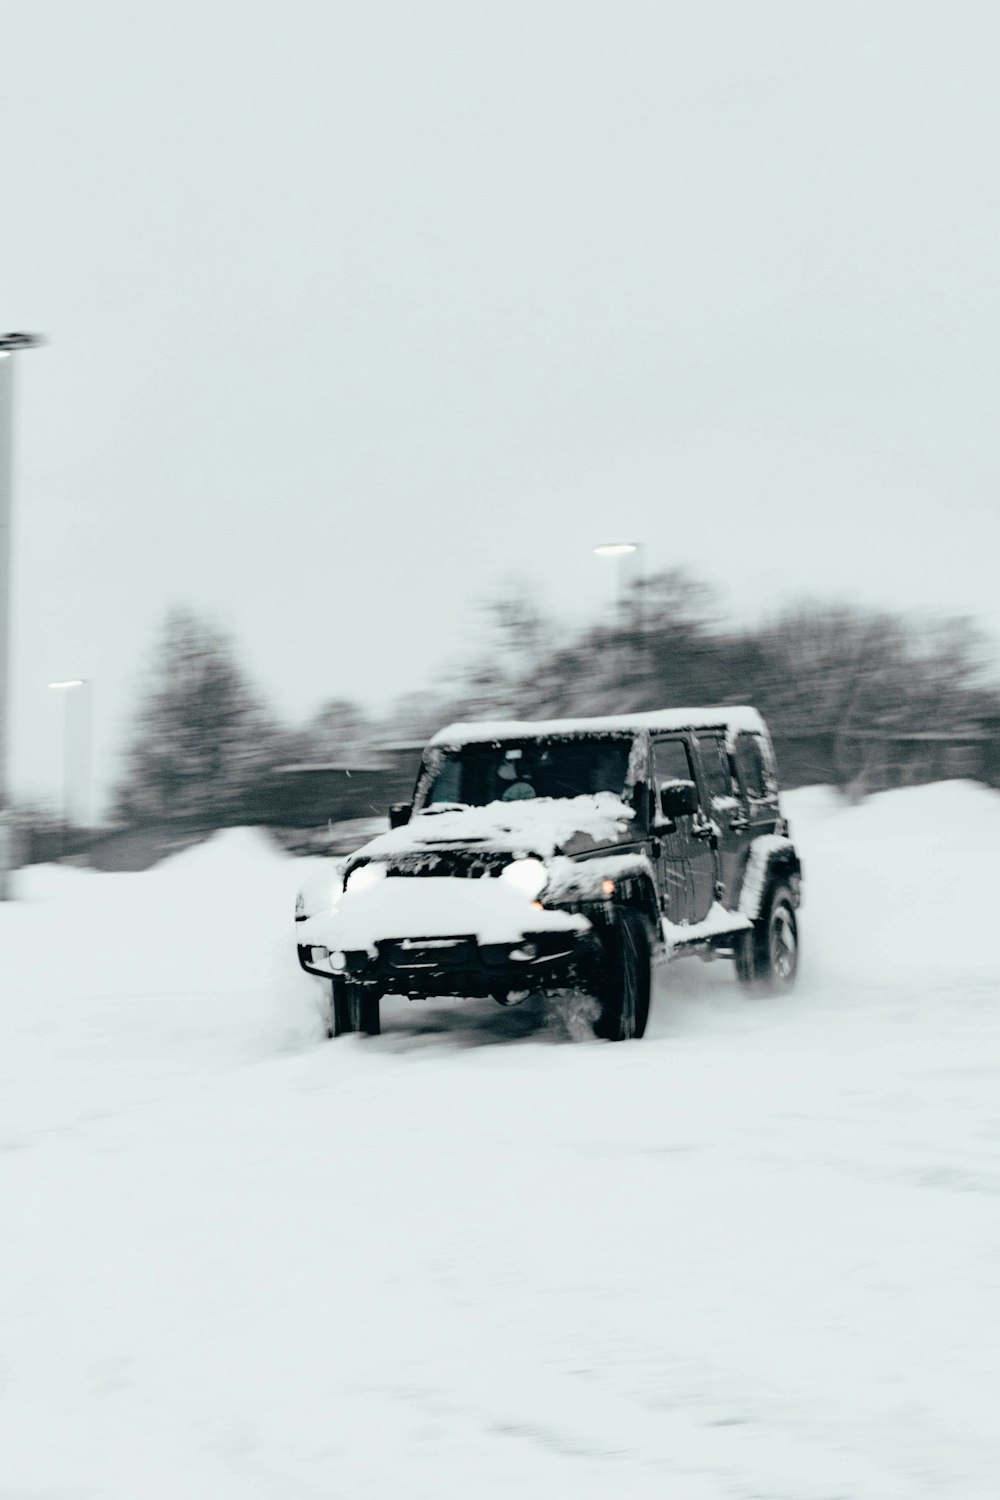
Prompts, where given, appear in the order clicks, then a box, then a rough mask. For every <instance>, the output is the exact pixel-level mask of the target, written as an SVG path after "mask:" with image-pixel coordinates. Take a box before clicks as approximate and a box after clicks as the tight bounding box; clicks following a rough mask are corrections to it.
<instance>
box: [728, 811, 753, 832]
mask: <svg viewBox="0 0 1000 1500" xmlns="http://www.w3.org/2000/svg"><path fill="white" fill-rule="evenodd" d="M729 827H730V830H731V831H732V832H733V833H745V832H746V830H747V829H748V828H749V827H750V819H749V818H744V817H743V816H742V815H741V816H740V817H738V818H731V819H730V822H729Z"/></svg>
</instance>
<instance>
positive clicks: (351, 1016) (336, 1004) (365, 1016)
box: [326, 979, 382, 1037]
mask: <svg viewBox="0 0 1000 1500" xmlns="http://www.w3.org/2000/svg"><path fill="white" fill-rule="evenodd" d="M381 1030H382V1024H381V1017H380V1014H379V997H378V995H373V994H371V993H370V991H368V990H366V989H365V988H364V986H363V985H360V984H351V982H350V981H349V980H347V979H334V980H333V982H332V984H331V996H330V1009H329V1013H328V1017H327V1027H326V1034H327V1036H330V1037H334V1036H347V1035H349V1034H350V1033H351V1032H357V1031H360V1032H363V1033H364V1034H365V1035H367V1036H378V1035H379V1034H380V1032H381Z"/></svg>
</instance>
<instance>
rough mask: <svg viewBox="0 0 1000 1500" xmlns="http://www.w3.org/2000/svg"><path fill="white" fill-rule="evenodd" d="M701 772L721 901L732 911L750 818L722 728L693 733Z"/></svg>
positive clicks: (746, 852) (748, 837) (739, 884)
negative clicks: (715, 831)
mask: <svg viewBox="0 0 1000 1500" xmlns="http://www.w3.org/2000/svg"><path fill="white" fill-rule="evenodd" d="M695 745H696V747H697V752H698V763H699V770H700V771H701V773H702V780H703V787H702V796H703V798H704V801H703V804H702V805H703V806H704V808H705V810H706V812H707V813H708V816H709V817H710V818H711V819H712V821H713V823H714V824H715V826H716V828H717V829H718V830H719V832H718V835H717V837H716V847H717V851H718V862H719V881H720V883H721V885H722V904H723V905H724V906H725V907H726V909H727V911H732V910H733V908H734V907H735V905H736V902H737V900H738V898H739V892H740V886H741V884H742V883H743V866H744V865H745V863H746V858H747V854H748V852H749V849H750V819H749V817H748V815H747V811H746V807H745V805H744V802H743V799H742V797H741V794H740V787H739V783H738V782H737V780H736V777H735V776H734V774H733V768H732V765H731V763H730V759H729V751H728V750H727V749H726V735H725V731H724V730H721V729H720V730H717V731H716V730H708V731H706V730H701V731H699V733H698V734H697V735H696V736H695Z"/></svg>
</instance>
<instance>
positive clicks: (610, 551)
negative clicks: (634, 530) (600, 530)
mask: <svg viewBox="0 0 1000 1500" xmlns="http://www.w3.org/2000/svg"><path fill="white" fill-rule="evenodd" d="M642 551H643V544H642V542H601V543H600V545H599V546H597V547H595V548H594V556H595V557H613V558H615V559H616V560H617V563H618V608H619V610H620V611H621V615H622V621H623V622H624V619H625V592H626V591H625V565H624V561H623V559H624V558H626V557H628V556H630V555H631V554H633V553H634V554H639V571H638V582H639V585H640V587H639V593H638V611H637V613H638V624H639V629H640V631H641V629H642V624H643V619H642V615H643V602H642V558H641V554H642Z"/></svg>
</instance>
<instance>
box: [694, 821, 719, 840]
mask: <svg viewBox="0 0 1000 1500" xmlns="http://www.w3.org/2000/svg"><path fill="white" fill-rule="evenodd" d="M714 832H715V829H714V828H713V827H712V825H711V823H692V824H691V837H692V838H696V839H710V838H711V837H712V835H713V834H714Z"/></svg>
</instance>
